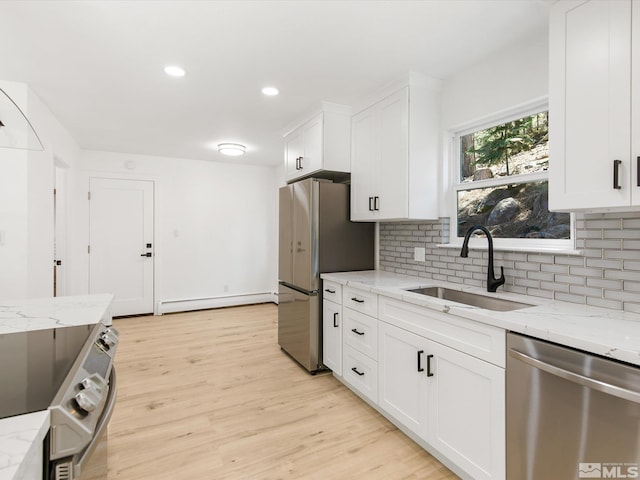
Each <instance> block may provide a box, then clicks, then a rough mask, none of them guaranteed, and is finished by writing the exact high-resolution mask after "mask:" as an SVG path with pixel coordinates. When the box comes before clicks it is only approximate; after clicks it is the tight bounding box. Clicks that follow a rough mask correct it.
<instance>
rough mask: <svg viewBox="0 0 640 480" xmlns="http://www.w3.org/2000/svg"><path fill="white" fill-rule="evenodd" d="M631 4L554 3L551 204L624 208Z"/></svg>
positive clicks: (627, 180) (626, 201) (627, 181)
mask: <svg viewBox="0 0 640 480" xmlns="http://www.w3.org/2000/svg"><path fill="white" fill-rule="evenodd" d="M630 19H631V2H630V1H629V0H625V1H615V2H608V1H595V0H593V1H589V2H584V1H582V2H580V1H571V2H568V1H565V2H557V3H555V4H554V5H553V6H552V13H551V23H550V42H551V54H550V59H549V69H550V82H549V99H550V100H549V115H550V123H549V124H550V126H551V130H550V132H549V154H550V157H549V158H550V160H549V207H550V208H551V209H553V210H563V209H564V210H571V209H582V208H601V207H622V206H628V205H629V204H630V198H631V194H630V186H631V178H630V177H631V158H630V148H631V147H630V142H631V102H630V98H631V39H632V36H631V20H630ZM616 183H617V185H615V184H616Z"/></svg>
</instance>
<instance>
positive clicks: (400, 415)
mask: <svg viewBox="0 0 640 480" xmlns="http://www.w3.org/2000/svg"><path fill="white" fill-rule="evenodd" d="M378 339H379V346H378V405H379V407H380V408H381V409H382V410H384V411H385V412H386V413H388V414H389V415H391V416H392V417H393V418H395V419H396V420H397V421H399V422H401V423H402V424H403V425H404V426H406V427H407V428H409V429H410V430H412V431H414V432H415V433H416V434H418V435H421V434H422V430H423V428H424V422H425V419H424V415H425V413H426V412H425V407H426V403H425V401H426V395H425V392H424V387H425V383H426V382H425V378H426V377H425V371H424V370H425V369H426V361H427V358H426V354H427V353H426V346H425V345H426V344H427V340H425V339H424V338H423V337H420V336H418V335H415V334H413V333H410V332H407V331H406V330H402V329H400V328H398V327H394V326H393V325H389V324H387V323H384V322H379V327H378Z"/></svg>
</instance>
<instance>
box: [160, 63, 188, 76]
mask: <svg viewBox="0 0 640 480" xmlns="http://www.w3.org/2000/svg"><path fill="white" fill-rule="evenodd" d="M164 73H166V74H167V75H169V76H170V77H184V76H185V75H186V74H187V72H186V71H185V70H184V68H182V67H179V66H178V65H167V66H166V67H164Z"/></svg>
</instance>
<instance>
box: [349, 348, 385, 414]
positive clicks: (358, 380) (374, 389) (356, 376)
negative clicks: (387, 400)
mask: <svg viewBox="0 0 640 480" xmlns="http://www.w3.org/2000/svg"><path fill="white" fill-rule="evenodd" d="M342 353H343V359H342V366H343V370H342V375H343V377H342V378H343V380H344V381H345V383H347V384H348V385H349V386H351V387H353V389H354V390H357V391H358V392H359V393H360V394H362V395H363V396H365V397H366V398H368V399H369V400H370V401H372V402H373V403H377V402H378V362H376V361H374V360H372V359H370V358H369V357H367V356H366V355H363V354H362V353H360V352H358V351H357V350H354V349H353V348H351V347H349V346H348V345H345V346H344V350H343V352H342Z"/></svg>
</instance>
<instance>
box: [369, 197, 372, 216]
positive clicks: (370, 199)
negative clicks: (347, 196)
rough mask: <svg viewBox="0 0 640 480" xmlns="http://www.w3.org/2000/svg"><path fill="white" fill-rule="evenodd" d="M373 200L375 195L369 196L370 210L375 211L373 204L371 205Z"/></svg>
mask: <svg viewBox="0 0 640 480" xmlns="http://www.w3.org/2000/svg"><path fill="white" fill-rule="evenodd" d="M372 202H373V197H369V211H370V212H373V205H371V203H372Z"/></svg>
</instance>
